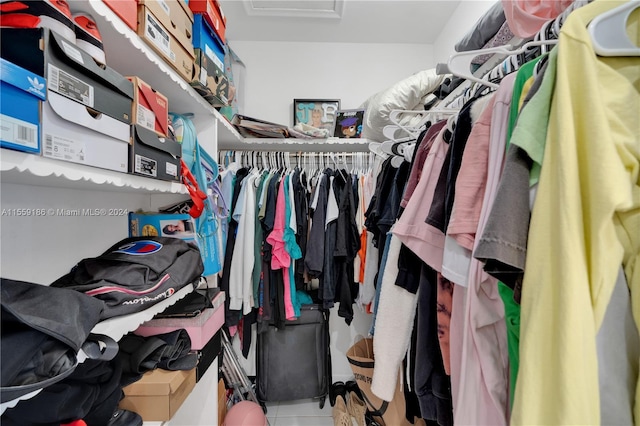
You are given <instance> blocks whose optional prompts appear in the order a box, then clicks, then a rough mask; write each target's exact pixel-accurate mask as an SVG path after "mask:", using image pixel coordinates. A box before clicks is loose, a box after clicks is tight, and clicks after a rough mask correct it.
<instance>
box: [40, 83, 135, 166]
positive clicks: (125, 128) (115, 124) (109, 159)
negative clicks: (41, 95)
mask: <svg viewBox="0 0 640 426" xmlns="http://www.w3.org/2000/svg"><path fill="white" fill-rule="evenodd" d="M47 95H48V97H49V99H48V101H47V102H45V103H43V104H42V141H43V145H42V155H43V156H44V157H49V158H54V159H57V160H63V161H70V162H72V163H80V164H85V165H87V166H93V167H100V168H103V169H109V170H114V171H116V172H123V173H126V172H127V170H128V168H129V138H130V136H129V135H130V134H131V130H130V127H131V126H130V125H128V124H125V123H122V122H120V121H118V120H116V119H114V118H111V117H109V116H107V115H98V116H93V115H92V114H91V113H90V112H89V111H88V110H87V109H86V108H85V106H84V105H82V104H80V103H78V102H74V101H73V100H71V99H69V98H66V97H64V96H62V95H60V94H58V93H55V92H52V91H51V90H49V91H48V93H47Z"/></svg>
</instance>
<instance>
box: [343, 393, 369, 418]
mask: <svg viewBox="0 0 640 426" xmlns="http://www.w3.org/2000/svg"><path fill="white" fill-rule="evenodd" d="M347 412H348V413H349V414H350V415H351V417H353V418H354V419H356V422H357V424H358V426H366V424H367V423H366V420H365V414H366V412H367V406H366V404H365V403H364V401H363V400H362V398H360V397H359V396H358V395H357V394H356V393H355V392H347Z"/></svg>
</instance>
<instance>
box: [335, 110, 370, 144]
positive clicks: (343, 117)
mask: <svg viewBox="0 0 640 426" xmlns="http://www.w3.org/2000/svg"><path fill="white" fill-rule="evenodd" d="M363 121H364V109H343V110H338V111H336V121H335V123H336V125H335V127H334V130H333V136H334V137H336V138H359V137H361V136H362V123H363Z"/></svg>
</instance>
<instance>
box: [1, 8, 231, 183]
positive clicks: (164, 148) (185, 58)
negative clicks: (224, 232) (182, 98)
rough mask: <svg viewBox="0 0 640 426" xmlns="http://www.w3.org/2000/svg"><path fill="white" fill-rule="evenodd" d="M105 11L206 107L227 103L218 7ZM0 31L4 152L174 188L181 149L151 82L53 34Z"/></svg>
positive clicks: (163, 100)
mask: <svg viewBox="0 0 640 426" xmlns="http://www.w3.org/2000/svg"><path fill="white" fill-rule="evenodd" d="M105 4H106V5H107V6H109V7H110V8H111V9H112V10H113V12H114V13H115V14H116V15H117V16H118V17H119V18H120V19H122V21H123V22H124V23H125V24H126V25H127V26H128V27H129V28H130V29H131V30H132V31H134V32H135V33H136V34H137V35H138V36H139V37H140V38H141V39H142V40H144V41H145V42H146V43H147V44H148V45H149V46H150V48H151V49H153V50H154V51H155V52H156V53H157V54H158V56H159V57H161V58H162V59H163V60H164V61H165V62H166V63H167V64H168V65H169V66H170V67H171V68H172V69H173V70H175V72H176V73H177V74H178V75H180V76H181V77H182V78H183V79H184V80H185V81H186V82H188V83H190V85H191V86H192V87H194V88H195V89H196V91H197V92H198V93H199V94H200V95H201V96H203V97H204V98H205V99H206V100H207V101H208V102H209V103H210V104H212V105H213V106H215V107H223V106H226V105H228V97H229V80H228V78H227V77H226V76H225V73H224V69H225V66H224V59H225V44H224V43H225V30H226V19H225V17H224V14H223V13H222V10H221V9H220V7H219V4H218V2H217V1H216V0H191V1H190V2H189V4H187V3H186V2H185V1H184V0H172V1H166V0H105ZM72 6H73V4H72ZM98 30H100V28H98ZM0 32H1V34H0V52H1V54H0V56H1V58H2V63H1V65H2V75H1V84H2V92H3V96H2V99H1V102H0V107H1V108H0V124H1V125H2V126H1V127H2V133H1V134H0V146H2V147H3V148H11V149H16V150H21V151H25V152H29V153H34V154H39V155H42V156H44V157H49V158H54V159H59V160H64V161H70V162H74V163H80V164H84V165H88V166H93V167H99V168H103V169H108V170H113V171H118V172H124V173H131V174H136V175H140V176H146V177H150V178H154V179H161V180H167V181H176V182H179V181H180V157H181V145H180V144H179V143H177V142H176V141H175V140H173V139H172V138H171V135H170V134H169V131H168V125H169V117H168V111H169V108H170V106H169V103H170V100H169V99H167V98H166V97H165V96H164V95H163V94H162V93H160V92H158V91H157V90H154V89H153V82H145V81H143V80H141V79H140V78H139V77H137V76H130V77H125V76H123V75H121V74H119V73H118V72H117V71H115V70H114V69H112V68H110V67H109V66H108V64H99V63H96V61H95V60H94V59H93V58H92V57H91V56H90V55H89V54H88V53H87V52H85V51H83V50H82V49H81V48H79V47H78V46H77V45H75V44H74V43H73V42H72V41H71V40H69V39H68V38H64V37H62V36H61V35H60V34H58V33H57V32H55V31H53V30H51V29H49V28H6V27H3V28H2V29H1V30H0ZM16 105H21V106H22V107H21V108H16V107H15V106H16Z"/></svg>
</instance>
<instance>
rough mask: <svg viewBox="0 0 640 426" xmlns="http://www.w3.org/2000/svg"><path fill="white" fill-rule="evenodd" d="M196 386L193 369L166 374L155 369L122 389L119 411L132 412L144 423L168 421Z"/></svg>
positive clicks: (159, 369)
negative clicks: (122, 396)
mask: <svg viewBox="0 0 640 426" xmlns="http://www.w3.org/2000/svg"><path fill="white" fill-rule="evenodd" d="M195 385H196V369H195V368H194V369H191V370H187V371H182V370H179V371H169V370H163V369H161V368H157V369H155V370H152V371H148V372H146V373H144V374H143V375H142V378H141V379H140V380H138V381H137V382H134V383H132V384H130V385H128V386H125V387H124V388H122V391H123V392H124V398H123V399H122V400H121V401H120V404H119V408H121V409H124V410H129V411H133V412H136V413H138V414H139V415H140V417H142V420H144V421H145V422H156V421H165V420H170V419H171V418H172V417H173V416H174V415H175V413H176V412H177V411H178V409H179V408H180V406H181V405H182V403H183V402H184V401H185V399H187V397H188V396H189V394H190V393H191V391H192V390H193V388H194V387H195Z"/></svg>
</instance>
